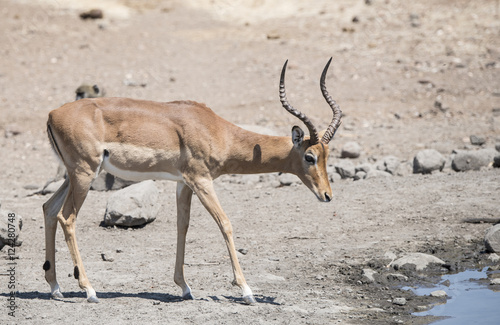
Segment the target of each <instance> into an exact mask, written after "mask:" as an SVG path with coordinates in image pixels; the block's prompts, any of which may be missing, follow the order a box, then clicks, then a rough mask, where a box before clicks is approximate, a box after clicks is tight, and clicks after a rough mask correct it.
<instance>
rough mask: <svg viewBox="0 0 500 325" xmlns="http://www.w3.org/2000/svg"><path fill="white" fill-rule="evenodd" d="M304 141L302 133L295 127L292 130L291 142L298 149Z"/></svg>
mask: <svg viewBox="0 0 500 325" xmlns="http://www.w3.org/2000/svg"><path fill="white" fill-rule="evenodd" d="M302 141H304V131H302V129H301V128H300V127H298V126H297V125H295V126H294V127H293V128H292V142H293V146H294V147H295V148H299V147H300V145H301V144H302Z"/></svg>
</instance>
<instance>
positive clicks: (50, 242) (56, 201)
mask: <svg viewBox="0 0 500 325" xmlns="http://www.w3.org/2000/svg"><path fill="white" fill-rule="evenodd" d="M68 189H69V179H66V181H64V183H63V184H62V185H61V187H60V188H59V189H58V190H57V191H56V192H55V193H54V195H52V197H51V198H50V199H49V200H48V201H47V202H45V204H44V205H43V215H44V219H45V263H44V264H43V269H44V270H45V280H47V282H48V283H49V285H50V293H51V295H52V297H53V298H63V295H62V293H61V289H60V288H59V284H58V283H57V277H56V230H57V214H58V213H59V212H60V211H61V208H62V205H63V203H64V199H65V198H66V196H67V194H68Z"/></svg>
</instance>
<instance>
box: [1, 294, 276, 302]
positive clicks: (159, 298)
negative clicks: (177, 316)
mask: <svg viewBox="0 0 500 325" xmlns="http://www.w3.org/2000/svg"><path fill="white" fill-rule="evenodd" d="M63 294H64V298H62V299H54V300H59V301H62V302H67V303H76V302H80V301H79V300H78V301H73V300H68V299H73V298H76V299H82V300H85V299H86V297H87V296H86V294H85V292H83V291H67V292H64V293H63ZM10 296H11V295H10V293H8V292H7V293H3V292H2V293H0V297H6V298H8V297H10ZM15 297H16V299H25V300H35V299H38V300H51V299H52V298H51V296H50V294H49V293H48V292H40V291H24V292H17V293H16V295H15ZM97 297H99V299H116V298H140V299H148V300H154V301H156V302H163V303H174V302H181V301H184V299H182V297H181V296H174V295H171V294H168V293H159V292H139V293H123V292H97ZM222 297H223V298H224V299H227V300H230V301H233V302H235V303H239V304H245V302H244V301H243V298H241V297H233V296H222ZM254 297H255V300H256V301H257V303H259V304H270V305H281V304H280V303H278V302H276V301H275V300H276V298H275V297H267V296H261V295H255V296H254ZM195 300H212V301H216V302H219V301H221V300H222V299H221V298H220V297H217V296H209V299H206V298H201V299H195Z"/></svg>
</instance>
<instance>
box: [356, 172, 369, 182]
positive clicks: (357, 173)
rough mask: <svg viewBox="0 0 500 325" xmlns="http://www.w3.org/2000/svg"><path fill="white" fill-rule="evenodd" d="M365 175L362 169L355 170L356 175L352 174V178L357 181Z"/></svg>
mask: <svg viewBox="0 0 500 325" xmlns="http://www.w3.org/2000/svg"><path fill="white" fill-rule="evenodd" d="M365 177H366V173H365V172H364V171H359V172H356V175H354V180H355V181H359V180H360V179H364V178H365Z"/></svg>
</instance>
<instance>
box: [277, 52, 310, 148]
mask: <svg viewBox="0 0 500 325" xmlns="http://www.w3.org/2000/svg"><path fill="white" fill-rule="evenodd" d="M287 64H288V60H286V62H285V64H284V65H283V69H282V70H281V78H280V101H281V104H282V105H283V107H284V108H285V109H286V110H287V111H288V112H290V114H292V115H293V116H295V117H297V118H298V119H299V120H301V121H302V122H303V123H304V124H305V126H306V127H307V129H308V130H309V135H310V140H309V142H310V144H317V143H319V135H318V131H317V130H316V128H315V127H314V125H313V124H312V122H311V121H310V120H309V118H308V117H307V116H306V115H305V114H304V113H302V112H300V111H298V110H296V109H295V108H293V107H292V105H290V104H289V103H288V100H287V99H286V93H285V71H286V66H287Z"/></svg>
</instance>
